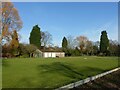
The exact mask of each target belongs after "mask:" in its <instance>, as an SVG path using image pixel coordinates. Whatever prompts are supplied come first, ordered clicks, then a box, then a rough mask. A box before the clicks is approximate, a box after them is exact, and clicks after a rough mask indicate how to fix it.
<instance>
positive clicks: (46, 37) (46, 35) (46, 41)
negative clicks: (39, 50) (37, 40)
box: [41, 31, 52, 47]
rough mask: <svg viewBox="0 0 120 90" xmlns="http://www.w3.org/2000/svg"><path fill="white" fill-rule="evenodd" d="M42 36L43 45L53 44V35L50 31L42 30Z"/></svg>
mask: <svg viewBox="0 0 120 90" xmlns="http://www.w3.org/2000/svg"><path fill="white" fill-rule="evenodd" d="M41 37H42V38H41V44H42V46H44V47H46V46H49V45H51V41H52V35H51V34H50V33H49V32H48V31H45V32H41Z"/></svg>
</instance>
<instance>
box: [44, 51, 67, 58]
mask: <svg viewBox="0 0 120 90" xmlns="http://www.w3.org/2000/svg"><path fill="white" fill-rule="evenodd" d="M59 55H61V56H62V57H64V55H65V54H64V53H63V52H43V57H45V58H47V57H56V56H59Z"/></svg>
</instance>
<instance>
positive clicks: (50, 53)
mask: <svg viewBox="0 0 120 90" xmlns="http://www.w3.org/2000/svg"><path fill="white" fill-rule="evenodd" d="M33 57H44V58H49V57H52V58H55V57H65V53H64V52H62V51H60V50H59V51H56V50H39V49H37V50H36V51H35V52H34V53H33Z"/></svg>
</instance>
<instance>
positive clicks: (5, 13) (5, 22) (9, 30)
mask: <svg viewBox="0 0 120 90" xmlns="http://www.w3.org/2000/svg"><path fill="white" fill-rule="evenodd" d="M1 11H2V20H1V21H0V22H1V23H2V25H1V29H2V30H1V36H0V43H1V42H2V40H6V41H11V40H12V39H13V38H12V36H13V32H14V31H15V32H18V31H19V30H20V29H21V28H22V21H21V19H20V16H19V14H18V11H17V9H16V8H15V7H14V5H13V3H11V2H2V7H1ZM15 32H14V33H15Z"/></svg>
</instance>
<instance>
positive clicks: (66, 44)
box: [62, 37, 68, 49]
mask: <svg viewBox="0 0 120 90" xmlns="http://www.w3.org/2000/svg"><path fill="white" fill-rule="evenodd" d="M67 47H68V41H67V39H66V37H64V38H63V40H62V48H63V49H67Z"/></svg>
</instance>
